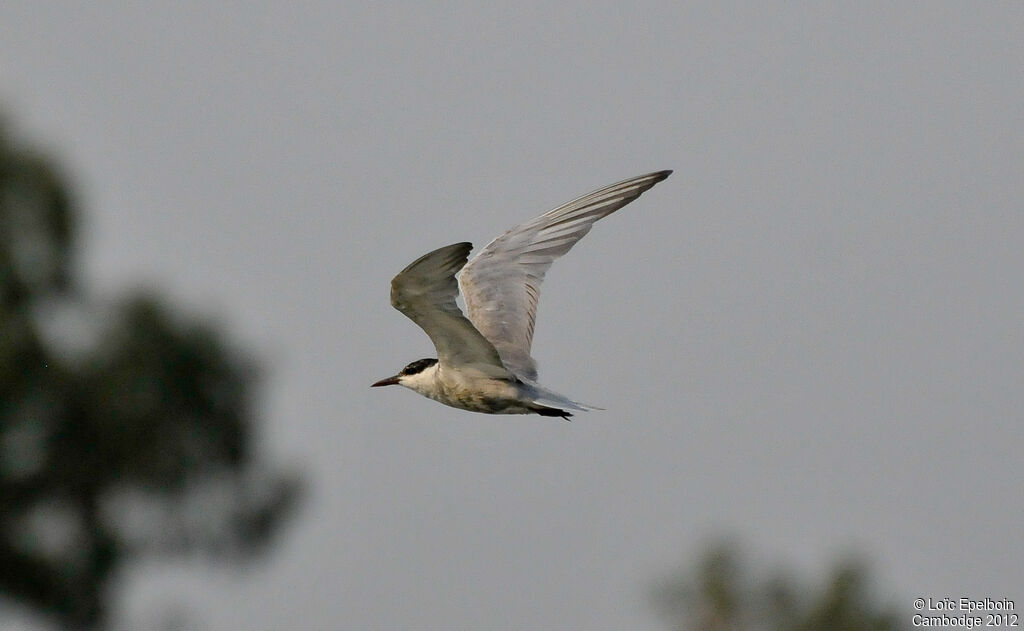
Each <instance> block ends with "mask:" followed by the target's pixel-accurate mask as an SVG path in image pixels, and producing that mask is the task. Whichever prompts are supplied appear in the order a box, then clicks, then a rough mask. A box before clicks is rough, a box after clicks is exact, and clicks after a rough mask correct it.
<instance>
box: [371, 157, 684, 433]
mask: <svg viewBox="0 0 1024 631" xmlns="http://www.w3.org/2000/svg"><path fill="white" fill-rule="evenodd" d="M671 173H672V171H658V172H656V173H648V174H647V175H641V176H639V177H634V178H630V179H628V180H623V181H622V182H618V183H617V184H612V185H610V186H606V187H604V188H602V189H599V190H596V191H594V192H593V193H589V194H587V195H584V196H583V197H580V198H579V199H574V200H573V201H571V202H569V203H567V204H565V205H563V206H559V207H558V208H555V209H554V210H551V211H549V212H546V213H544V214H543V215H541V216H540V217H537V218H536V219H532V220H530V221H527V222H526V223H523V224H520V225H518V226H516V227H514V228H512V229H511V230H509V231H508V232H506V233H505V234H503V235H501V236H500V237H498V238H497V239H495V240H494V241H491V242H490V243H489V244H488V245H487V247H485V248H484V249H483V250H482V251H481V252H480V253H479V254H477V255H476V256H474V257H473V260H472V261H469V262H468V263H467V259H468V258H469V251H470V250H472V249H473V244H472V243H455V244H453V245H447V246H445V247H443V248H439V249H437V250H434V251H433V252H430V253H428V254H424V255H423V256H421V257H420V258H418V259H416V260H415V261H413V262H412V263H411V264H410V265H409V266H408V267H406V268H405V269H404V270H402V271H401V272H399V273H398V275H397V276H395V278H394V279H393V280H392V281H391V304H392V305H393V306H394V307H395V308H396V309H398V310H399V311H401V312H402V313H403V314H405V315H406V316H407V317H408V318H409V319H410V320H412V321H413V322H415V323H416V324H417V325H419V327H420V328H421V329H423V330H424V331H425V332H426V334H427V335H428V336H430V340H431V341H432V342H433V343H434V348H436V349H437V359H433V358H429V359H420V360H417V361H414V362H412V363H411V364H409V365H408V366H406V367H405V368H403V369H402V371H401V372H400V373H398V374H397V375H395V376H393V377H388V378H387V379H381V380H380V381H378V382H377V383H375V384H373V386H372V387H377V386H390V385H396V384H397V385H400V386H405V387H406V388H409V389H411V390H415V391H416V392H418V393H420V394H422V395H423V396H425V397H429V398H431V399H434V400H435V401H439V402H441V403H444V404H445V405H450V406H452V407H455V408H460V409H463V410H470V411H472V412H483V413H485V414H540V415H542V416H561V417H562V418H566V419H568V418H569V417H570V416H572V414H571V412H570V410H573V411H586V410H594V409H600V408H595V407H594V406H590V405H585V404H583V403H579V402H577V401H573V400H572V399H569V398H568V397H565V396H563V395H561V394H558V393H555V392H552V391H551V390H548V389H547V388H544V387H542V386H541V385H540V384H538V383H537V365H536V363H535V362H534V361H533V358H532V357H531V356H530V345H531V343H532V341H533V324H534V321H535V319H536V316H537V301H538V299H539V298H540V285H541V283H542V282H543V281H544V274H545V273H547V271H548V268H550V267H551V263H553V262H554V261H555V259H557V258H558V257H560V256H562V255H563V254H565V253H566V252H568V251H569V250H570V249H572V246H574V245H575V244H576V242H577V241H579V240H580V239H582V238H583V237H584V236H585V235H586V234H587V233H588V232H590V228H591V226H593V225H594V222H595V221H597V220H598V219H601V218H602V217H607V216H608V215H610V214H612V213H613V212H615V211H616V210H618V209H620V208H622V207H623V206H625V205H626V204H628V203H630V202H631V201H633V200H634V199H636V198H637V197H639V196H640V194H641V193H643V192H644V191H646V190H647V189H649V188H651V187H652V186H654V185H655V184H657V183H658V182H660V181H662V180H664V179H665V178H667V177H668V176H669V175H670V174H671ZM460 270H461V273H459V271H460ZM456 274H458V280H457V281H456ZM460 289H461V291H462V297H463V300H465V303H466V310H467V311H468V315H469V318H468V319H467V318H466V316H465V315H463V314H462V311H460V310H459V306H458V305H457V304H456V303H455V298H456V297H457V296H458V295H459V290H460Z"/></svg>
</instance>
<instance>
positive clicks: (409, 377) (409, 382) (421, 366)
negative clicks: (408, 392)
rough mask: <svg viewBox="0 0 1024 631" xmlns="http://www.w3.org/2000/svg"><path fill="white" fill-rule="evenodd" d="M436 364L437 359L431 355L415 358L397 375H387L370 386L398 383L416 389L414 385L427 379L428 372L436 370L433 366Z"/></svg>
mask: <svg viewBox="0 0 1024 631" xmlns="http://www.w3.org/2000/svg"><path fill="white" fill-rule="evenodd" d="M436 365H437V360H436V359H434V358H432V357H428V358H426V359H417V360H416V361H414V362H412V363H411V364H409V365H408V366H406V367H405V368H403V369H402V370H401V372H399V373H398V374H397V375H395V376H393V377H388V378H387V379H381V380H380V381H378V382H377V383H375V384H373V385H371V386H370V387H371V388H376V387H377V386H394V385H399V386H405V387H406V388H412V389H413V390H418V389H417V388H416V386H417V385H419V382H421V381H424V380H425V379H427V378H428V377H429V376H430V373H433V372H434V371H435V370H437V369H436V368H434V366H436Z"/></svg>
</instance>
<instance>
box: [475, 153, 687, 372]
mask: <svg viewBox="0 0 1024 631" xmlns="http://www.w3.org/2000/svg"><path fill="white" fill-rule="evenodd" d="M671 173H672V171H658V172H656V173H648V174H647V175H641V176H638V177H634V178H630V179H628V180H623V181H621V182H618V183H616V184H612V185H610V186H606V187H604V188H602V189H599V190H596V191H594V192H593V193H589V194H587V195H584V196H583V197H580V198H578V199H574V200H573V201H571V202H569V203H568V204H565V205H563V206H559V207H558V208H555V209H554V210H551V211H549V212H547V213H544V214H543V215H541V216H540V217H537V218H536V219H532V220H530V221H528V222H526V223H523V224H520V225H518V226H516V227H515V228H512V229H511V230H509V231H508V232H506V233H505V234H503V235H501V236H500V237H498V238H497V239H495V240H494V241H491V242H490V243H489V244H488V245H487V247H486V248H484V249H483V250H482V251H481V252H480V253H479V254H478V255H476V256H475V257H473V260H472V261H470V262H469V263H468V264H467V265H466V266H465V267H464V268H463V269H462V273H461V274H460V275H459V286H460V287H461V288H462V296H463V298H464V299H465V301H466V308H467V311H468V313H469V319H470V320H471V321H472V322H473V324H474V326H476V328H477V330H478V331H480V333H482V334H483V335H484V337H486V338H487V339H488V340H489V341H490V342H491V344H493V345H494V348H496V349H497V351H498V354H499V355H500V356H501V360H502V362H504V364H505V366H506V367H507V368H508V369H509V370H511V371H512V372H513V373H515V374H516V375H518V376H520V377H523V378H526V379H531V380H532V379H536V378H537V365H536V362H534V360H533V358H532V357H531V356H530V346H531V344H532V343H533V326H534V321H535V320H536V317H537V301H538V300H539V299H540V285H541V283H542V282H543V281H544V275H545V274H546V273H547V271H548V268H550V267H551V264H552V263H553V262H554V261H555V259H557V258H558V257H560V256H562V255H563V254H565V253H566V252H568V251H569V250H570V249H571V248H572V246H574V245H575V244H576V242H577V241H579V240H580V239H582V238H583V237H584V236H585V235H586V234H587V233H588V232H590V228H591V226H593V225H594V222H595V221H597V220H598V219H601V218H602V217H606V216H608V215H610V214H611V213H613V212H615V211H616V210H618V209H620V208H622V207H623V206H625V205H626V204H628V203H630V202H631V201H633V200H634V199H636V198H637V197H639V196H640V194H641V193H643V192H644V191H646V190H647V189H649V188H651V187H652V186H654V185H655V184H657V183H658V182H660V181H662V180H664V179H665V178H667V177H668V176H669V175H670V174H671Z"/></svg>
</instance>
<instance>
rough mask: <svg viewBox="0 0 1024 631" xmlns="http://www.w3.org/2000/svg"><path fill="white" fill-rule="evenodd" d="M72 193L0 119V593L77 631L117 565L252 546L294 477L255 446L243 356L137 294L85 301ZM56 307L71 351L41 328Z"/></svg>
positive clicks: (274, 524) (282, 510)
mask: <svg viewBox="0 0 1024 631" xmlns="http://www.w3.org/2000/svg"><path fill="white" fill-rule="evenodd" d="M72 199H73V198H72V195H71V194H70V193H69V191H68V187H67V185H66V184H65V181H64V178H63V177H61V175H60V173H59V172H58V170H57V169H56V167H55V166H54V164H53V162H52V160H50V159H48V158H47V157H45V156H44V155H42V154H40V153H38V152H36V151H33V150H32V149H30V148H26V147H23V146H20V145H18V144H17V143H16V142H15V140H14V139H13V138H12V136H11V135H10V134H9V133H8V132H7V129H6V127H4V126H3V125H2V124H0V568H2V571H0V594H2V595H5V596H7V597H8V598H11V599H13V600H15V601H17V602H20V603H21V604H23V605H27V606H29V607H30V608H33V609H35V610H37V611H40V612H42V613H44V614H47V615H49V616H51V617H52V618H54V619H55V620H56V621H57V622H58V623H59V624H60V625H61V626H63V627H64V628H69V629H82V630H87V629H101V628H103V627H104V625H105V623H106V622H107V621H108V605H107V603H108V602H109V597H110V594H109V593H108V592H109V588H110V585H111V579H112V578H113V577H114V574H115V572H116V571H117V570H118V569H119V568H121V567H122V566H124V565H126V564H128V563H130V562H132V561H133V560H135V559H137V558H138V557H139V556H140V555H146V554H170V555H180V554H187V553H195V552H205V553H210V554H218V555H221V556H225V555H226V556H228V557H229V558H232V559H240V558H245V557H247V556H249V555H252V554H254V553H257V552H259V551H260V550H261V549H263V548H264V547H265V545H266V543H267V542H268V541H269V539H270V537H271V536H272V535H273V534H274V533H275V532H277V531H278V530H279V527H280V525H281V523H282V518H283V517H285V516H287V515H288V514H289V513H291V512H292V509H293V507H294V505H295V502H296V500H297V497H298V494H299V492H300V486H301V485H300V482H299V479H298V477H297V476H296V475H294V474H289V473H282V472H281V471H278V470H275V469H273V468H272V467H270V466H269V465H268V464H267V463H265V462H263V461H261V460H260V458H258V457H257V454H256V453H255V451H254V441H255V436H254V433H255V429H256V421H255V418H254V416H255V415H254V412H253V409H252V407H253V406H252V399H253V394H254V385H255V383H256V377H257V372H256V370H255V367H254V365H253V363H252V361H250V360H249V359H248V358H247V357H245V355H244V354H242V353H240V352H238V351H236V350H235V349H233V348H231V347H230V346H229V345H228V343H227V342H225V341H224V339H223V335H222V334H221V333H219V332H218V331H216V330H214V329H213V328H211V327H210V326H207V325H204V324H202V323H197V322H194V321H191V320H189V319H188V318H186V317H184V316H181V315H178V314H176V313H174V312H173V311H172V309H171V308H170V307H168V306H167V305H166V304H164V302H163V301H162V300H161V299H160V298H159V297H157V296H155V295H146V294H140V293H136V294H134V295H130V296H128V297H126V298H123V299H120V300H118V301H113V302H109V301H108V302H106V303H104V307H103V308H102V310H101V313H96V310H95V309H92V310H91V311H90V309H91V306H92V305H95V304H97V301H96V300H95V299H94V298H92V297H88V298H87V297H86V296H83V294H82V290H81V288H80V286H79V285H78V284H77V283H76V279H75V277H74V274H73V269H74V257H73V253H74V252H73V246H74V226H75V219H76V209H75V205H74V203H73V201H72ZM68 310H70V311H73V312H75V313H77V314H78V319H77V320H76V322H78V323H79V326H78V327H77V328H76V329H75V330H71V331H64V330H62V331H58V332H59V333H61V334H66V335H70V336H72V337H75V336H77V337H79V338H82V339H80V340H78V341H79V342H80V344H79V346H80V347H81V348H79V349H78V350H77V351H74V352H72V351H70V350H69V349H67V348H65V347H64V346H62V345H61V344H59V343H58V342H57V341H55V340H54V339H53V337H54V336H52V335H49V334H48V325H47V322H48V321H50V320H52V317H51V316H53V314H55V313H58V312H61V311H68ZM49 326H50V328H51V329H52V328H53V325H52V324H51V325H49ZM58 328H60V327H59V326H58Z"/></svg>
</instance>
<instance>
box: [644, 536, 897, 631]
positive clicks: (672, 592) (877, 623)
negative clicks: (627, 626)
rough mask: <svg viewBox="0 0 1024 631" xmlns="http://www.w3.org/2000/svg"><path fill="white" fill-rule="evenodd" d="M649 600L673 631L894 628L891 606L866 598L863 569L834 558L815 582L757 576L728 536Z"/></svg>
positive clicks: (888, 630) (778, 574)
mask: <svg viewBox="0 0 1024 631" xmlns="http://www.w3.org/2000/svg"><path fill="white" fill-rule="evenodd" d="M654 602H655V605H656V606H657V608H658V609H659V610H660V611H661V613H662V614H663V615H664V617H665V620H666V621H667V622H668V623H669V625H670V627H671V628H672V629H674V630H676V631H897V630H899V629H903V628H905V625H903V624H901V623H900V621H899V618H898V616H897V615H896V614H895V612H894V611H892V610H891V609H889V608H888V607H886V606H883V605H880V604H879V603H877V602H875V601H874V599H873V594H872V592H871V591H870V589H869V580H868V574H867V571H866V569H865V568H864V567H863V566H862V565H861V564H860V563H859V562H858V561H856V560H854V559H849V560H845V561H842V562H840V563H838V564H837V565H836V566H835V567H834V568H833V570H832V572H831V574H830V576H829V578H828V579H827V580H826V581H825V583H824V585H822V586H815V585H809V584H801V583H800V582H799V581H797V580H796V579H794V578H793V577H792V576H791V575H789V574H788V573H786V572H775V573H774V574H770V575H768V576H764V577H761V576H756V575H755V574H754V572H753V571H752V569H751V568H750V567H748V566H747V565H746V564H744V563H743V561H742V559H741V556H740V554H739V552H738V548H737V547H736V545H735V544H732V543H730V542H720V543H717V544H715V545H713V546H711V547H710V548H709V549H708V551H707V552H706V553H705V555H704V556H703V557H702V558H701V560H700V561H699V562H698V563H697V565H696V568H695V569H694V570H693V571H692V572H685V573H681V574H679V575H678V576H676V577H674V578H671V579H669V580H667V581H665V582H664V583H663V584H661V585H660V586H658V587H657V588H656V589H655V591H654Z"/></svg>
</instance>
